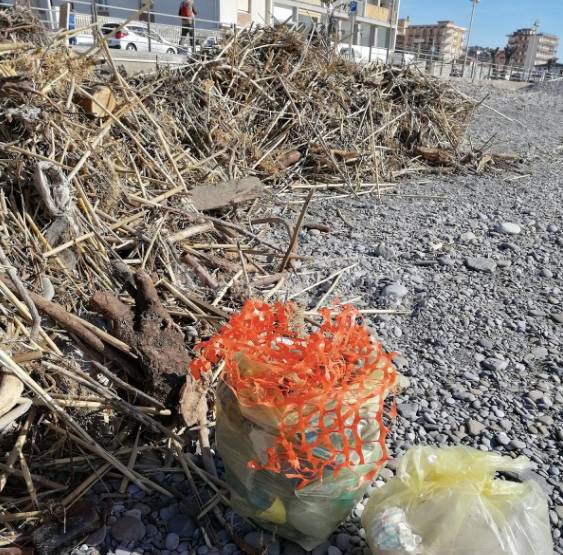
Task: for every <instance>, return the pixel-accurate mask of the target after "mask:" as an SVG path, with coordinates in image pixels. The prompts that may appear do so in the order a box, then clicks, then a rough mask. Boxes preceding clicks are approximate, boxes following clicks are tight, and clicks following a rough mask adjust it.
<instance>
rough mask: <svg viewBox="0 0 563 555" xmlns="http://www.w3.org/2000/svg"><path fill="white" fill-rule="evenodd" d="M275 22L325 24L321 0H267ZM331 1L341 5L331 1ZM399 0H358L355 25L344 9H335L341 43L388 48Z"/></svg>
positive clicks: (393, 29) (391, 38)
mask: <svg viewBox="0 0 563 555" xmlns="http://www.w3.org/2000/svg"><path fill="white" fill-rule="evenodd" d="M270 2H271V14H272V21H273V22H274V23H282V22H286V21H287V22H289V23H303V24H306V25H311V24H326V23H327V8H326V6H323V5H322V4H321V1H320V0H303V1H302V0H273V1H272V0H270ZM333 4H341V3H340V2H334V3H333ZM399 4H400V0H360V1H358V2H357V12H356V15H355V20H354V21H355V23H354V28H353V29H352V28H351V23H352V22H351V21H350V15H349V13H348V12H347V11H343V10H336V11H335V12H334V15H335V26H336V31H337V33H338V35H339V38H340V40H341V41H342V42H344V43H348V42H349V41H350V38H351V39H352V43H353V44H354V45H357V46H358V47H360V48H364V49H366V48H376V49H386V48H388V47H389V48H390V49H391V50H393V49H394V47H395V39H396V36H397V20H398V17H399Z"/></svg>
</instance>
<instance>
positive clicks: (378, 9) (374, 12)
mask: <svg viewBox="0 0 563 555" xmlns="http://www.w3.org/2000/svg"><path fill="white" fill-rule="evenodd" d="M390 14H391V10H390V9H389V8H384V7H382V6H374V5H373V4H366V17H369V18H370V19H377V20H378V21H384V22H385V23H389V18H390Z"/></svg>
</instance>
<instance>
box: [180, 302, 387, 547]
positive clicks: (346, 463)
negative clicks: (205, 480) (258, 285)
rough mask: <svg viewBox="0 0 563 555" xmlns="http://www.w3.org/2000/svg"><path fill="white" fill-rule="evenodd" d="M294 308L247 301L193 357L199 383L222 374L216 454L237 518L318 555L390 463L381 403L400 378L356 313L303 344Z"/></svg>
mask: <svg viewBox="0 0 563 555" xmlns="http://www.w3.org/2000/svg"><path fill="white" fill-rule="evenodd" d="M295 316H296V313H295V308H294V307H293V306H292V305H282V304H276V305H273V306H270V305H268V304H266V303H262V302H259V301H249V302H247V303H246V304H245V306H244V307H243V309H242V311H241V313H240V314H238V315H236V316H233V318H232V319H231V321H230V322H229V324H228V325H227V326H225V327H224V328H223V329H222V330H221V331H220V332H219V334H217V335H216V336H215V337H213V338H212V339H211V340H210V341H208V342H206V343H205V344H203V345H202V346H200V357H199V358H198V359H197V360H195V361H194V363H193V364H192V366H191V369H192V373H193V374H194V376H195V377H196V378H197V377H199V376H200V375H201V373H202V372H207V371H209V370H211V369H212V368H213V366H214V365H215V364H217V363H218V362H219V361H221V360H222V361H223V362H224V370H223V372H222V375H221V380H220V385H219V387H218V390H217V403H216V412H217V422H216V430H215V434H216V443H217V448H218V450H219V453H220V454H221V457H222V459H223V462H224V464H225V470H226V477H225V478H226V481H227V483H228V484H229V486H230V489H231V500H232V504H233V508H234V509H235V510H236V511H237V512H239V513H240V514H242V515H244V516H248V517H251V518H253V519H254V520H256V521H258V522H259V523H260V524H261V525H262V526H263V527H266V528H269V529H273V530H276V531H277V532H278V533H279V534H280V535H281V536H283V537H286V538H288V539H290V540H292V541H295V542H297V543H299V544H301V546H302V547H304V548H305V549H313V548H314V547H315V546H316V545H318V544H319V543H322V542H323V541H324V540H325V539H326V538H327V537H328V536H329V535H330V534H331V533H332V531H333V530H334V529H335V528H336V526H337V525H338V524H339V523H340V522H341V521H342V520H344V519H345V518H346V516H347V515H348V513H349V512H350V510H351V509H352V508H353V507H354V505H355V504H356V503H357V502H358V500H359V499H360V498H361V497H362V495H363V493H364V491H365V489H366V488H367V486H368V484H369V482H370V481H371V480H372V479H373V478H374V477H375V475H376V474H377V471H378V470H379V468H380V467H381V466H382V464H383V463H384V461H385V460H386V451H385V433H386V430H385V427H384V425H383V410H384V398H385V395H386V394H387V393H388V392H389V390H390V389H391V388H392V387H394V385H395V381H396V379H397V374H396V372H395V370H394V367H393V365H392V364H391V357H390V356H389V355H388V354H386V353H384V352H383V350H382V349H381V346H380V345H379V344H378V343H377V342H375V341H374V340H373V339H372V338H370V336H369V333H368V331H367V330H366V328H365V327H364V326H363V325H362V324H361V322H360V321H359V314H358V312H357V311H356V310H354V309H353V308H352V307H345V308H343V309H342V310H341V311H339V312H338V313H336V314H331V313H330V312H328V311H324V312H323V318H324V321H323V324H322V325H321V327H320V329H319V330H318V331H316V332H314V333H311V334H309V335H306V334H303V329H302V327H300V326H298V325H296V324H295Z"/></svg>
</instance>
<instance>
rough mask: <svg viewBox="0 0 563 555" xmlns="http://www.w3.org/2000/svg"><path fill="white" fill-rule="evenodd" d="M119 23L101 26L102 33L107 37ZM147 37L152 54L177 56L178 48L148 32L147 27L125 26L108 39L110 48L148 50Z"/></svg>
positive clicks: (152, 32)
mask: <svg viewBox="0 0 563 555" xmlns="http://www.w3.org/2000/svg"><path fill="white" fill-rule="evenodd" d="M119 25H120V24H119V23H105V24H104V25H102V33H103V34H104V35H109V34H110V33H111V32H113V31H115V29H117V27H119ZM149 37H150V39H151V50H152V52H160V53H166V54H177V53H178V47H177V46H175V45H173V44H171V43H170V42H168V41H166V40H165V39H163V38H162V37H161V36H160V35H159V34H158V33H156V32H155V31H152V30H151V31H149V30H148V29H147V27H143V26H142V25H138V24H137V25H125V26H124V27H123V28H122V29H120V30H119V31H117V33H115V35H114V36H113V37H111V38H110V39H108V46H109V47H110V48H120V49H122V50H139V51H145V52H146V51H148V50H149Z"/></svg>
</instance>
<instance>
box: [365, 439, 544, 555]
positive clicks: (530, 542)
mask: <svg viewBox="0 0 563 555" xmlns="http://www.w3.org/2000/svg"><path fill="white" fill-rule="evenodd" d="M528 466H529V461H528V460H527V459H526V458H525V457H519V458H517V459H511V458H509V457H503V456H501V455H497V454H495V453H487V452H483V451H478V450H476V449H471V448H469V447H450V448H441V449H438V448H432V447H413V448H411V449H409V451H407V453H406V454H405V456H404V457H403V458H402V460H401V461H400V464H399V468H398V470H397V476H396V478H394V479H392V480H390V481H389V482H388V483H387V484H385V486H383V487H382V488H381V489H379V490H376V491H375V492H373V493H372V495H371V497H370V500H369V502H368V505H367V507H366V510H365V511H364V513H363V515H362V523H363V526H364V528H365V531H366V536H367V540H368V543H369V545H370V547H371V550H372V553H373V554H374V555H407V554H409V555H411V554H413V555H452V554H455V555H481V554H486V555H552V553H553V544H552V540H551V531H550V524H549V514H548V506H547V499H546V498H545V496H544V494H543V492H542V490H541V488H540V487H539V486H538V484H537V483H536V482H534V481H532V480H530V481H526V482H523V483H520V482H510V481H506V480H500V479H495V473H496V472H500V471H511V472H520V471H523V470H525V469H526V468H528Z"/></svg>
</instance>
